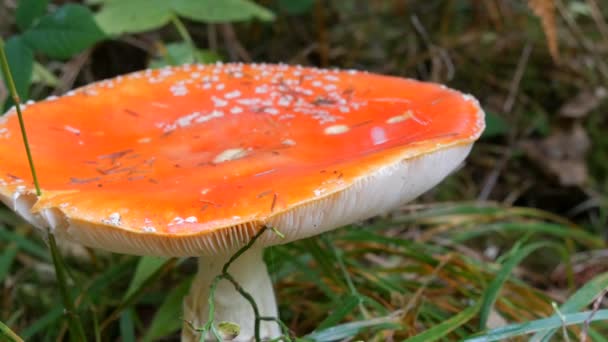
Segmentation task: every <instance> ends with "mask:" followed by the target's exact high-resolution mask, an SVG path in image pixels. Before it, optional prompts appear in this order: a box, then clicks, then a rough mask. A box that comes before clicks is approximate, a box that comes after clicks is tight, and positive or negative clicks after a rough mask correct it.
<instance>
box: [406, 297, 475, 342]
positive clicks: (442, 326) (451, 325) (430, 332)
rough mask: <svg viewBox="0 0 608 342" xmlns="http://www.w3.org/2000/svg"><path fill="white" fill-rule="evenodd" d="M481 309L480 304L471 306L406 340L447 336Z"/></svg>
mask: <svg viewBox="0 0 608 342" xmlns="http://www.w3.org/2000/svg"><path fill="white" fill-rule="evenodd" d="M478 311H479V304H476V305H474V306H470V307H468V308H466V309H464V310H463V311H461V312H460V313H458V314H457V315H455V316H452V317H450V318H449V319H447V320H445V321H443V322H441V323H439V324H437V325H435V326H433V327H431V328H429V329H427V330H425V331H424V332H422V333H420V334H418V335H416V336H414V337H411V338H408V339H407V340H405V342H427V341H436V340H438V339H440V338H443V337H445V336H446V335H447V334H449V333H450V332H452V331H454V329H457V328H458V327H460V326H462V325H463V324H465V323H467V322H468V321H470V320H471V319H472V318H473V317H475V315H476V314H477V312H478Z"/></svg>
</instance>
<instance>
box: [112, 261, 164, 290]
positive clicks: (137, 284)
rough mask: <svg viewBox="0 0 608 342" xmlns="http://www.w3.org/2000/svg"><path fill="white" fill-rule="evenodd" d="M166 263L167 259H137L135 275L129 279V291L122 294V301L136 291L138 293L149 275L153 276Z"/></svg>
mask: <svg viewBox="0 0 608 342" xmlns="http://www.w3.org/2000/svg"><path fill="white" fill-rule="evenodd" d="M167 261H168V259H167V258H157V257H151V256H144V257H141V258H139V262H138V263H137V268H136V269H135V275H134V276H133V278H132V279H131V283H130V284H129V289H128V290H127V292H126V293H125V294H124V296H123V300H124V299H126V298H128V297H129V296H131V295H133V293H135V292H136V291H139V290H140V289H141V287H142V284H143V283H144V282H145V281H146V279H148V278H149V277H150V276H151V275H153V274H154V273H155V272H157V271H158V270H159V269H160V268H161V267H163V265H165V264H166V263H167Z"/></svg>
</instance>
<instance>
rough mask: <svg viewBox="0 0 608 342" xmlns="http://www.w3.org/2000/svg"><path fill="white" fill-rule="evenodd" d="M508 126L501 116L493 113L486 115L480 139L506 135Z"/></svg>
mask: <svg viewBox="0 0 608 342" xmlns="http://www.w3.org/2000/svg"><path fill="white" fill-rule="evenodd" d="M509 129H510V126H509V124H508V123H507V122H506V121H505V119H503V118H502V117H501V116H498V115H497V114H495V113H492V112H488V113H486V129H485V130H484V131H483V134H482V137H484V138H493V137H497V136H503V135H506V134H507V133H508V132H509Z"/></svg>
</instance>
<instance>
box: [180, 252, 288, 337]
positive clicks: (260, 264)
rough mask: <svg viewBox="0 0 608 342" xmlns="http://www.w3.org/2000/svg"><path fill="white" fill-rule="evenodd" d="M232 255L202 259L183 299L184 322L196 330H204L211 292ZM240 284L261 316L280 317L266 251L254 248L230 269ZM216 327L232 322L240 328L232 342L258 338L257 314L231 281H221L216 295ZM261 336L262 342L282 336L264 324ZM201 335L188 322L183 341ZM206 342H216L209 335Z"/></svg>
mask: <svg viewBox="0 0 608 342" xmlns="http://www.w3.org/2000/svg"><path fill="white" fill-rule="evenodd" d="M230 257H231V255H224V256H215V257H201V258H199V266H198V272H197V274H196V277H195V279H194V281H193V282H192V286H191V288H190V293H189V294H188V296H187V297H186V299H185V300H184V319H185V320H186V321H190V322H192V324H193V326H195V327H203V326H204V325H205V323H206V322H207V320H208V318H209V292H210V288H211V284H212V283H213V280H214V279H215V277H216V276H218V275H220V274H222V267H223V266H224V264H226V263H227V262H228V260H229V259H230ZM228 273H229V274H231V275H232V276H233V277H234V279H235V280H236V281H237V282H238V283H239V285H240V286H241V287H242V288H243V289H244V290H245V291H247V292H248V293H249V294H251V296H252V297H253V299H254V300H255V302H256V304H257V307H258V309H259V314H260V316H265V317H277V304H276V299H275V296H274V290H273V288H272V282H271V281H270V277H269V275H268V270H267V268H266V264H265V263H264V260H263V249H262V248H260V247H257V248H256V247H252V248H251V249H249V250H247V251H246V252H245V253H243V254H242V255H240V256H239V257H238V258H237V259H236V260H234V262H233V263H232V264H230V268H229V269H228ZM214 299H215V300H214V303H215V311H214V312H215V317H214V322H215V326H216V327H217V324H218V323H220V322H233V323H236V324H238V325H239V326H240V334H239V335H238V336H237V337H236V338H235V339H234V340H233V341H253V340H254V337H255V331H254V326H255V314H254V311H253V308H252V307H251V304H250V303H249V302H248V301H247V300H246V299H245V298H244V297H243V296H242V295H241V294H240V293H239V292H237V290H236V289H235V288H234V285H233V284H232V283H231V282H229V281H228V280H225V279H224V280H221V281H220V282H219V283H218V285H217V288H216V289H215V294H214ZM260 335H261V337H262V338H263V339H272V338H276V337H279V336H280V335H281V331H280V329H279V326H278V325H277V324H276V323H275V322H265V321H263V322H261V326H260ZM199 339H200V335H199V333H198V332H195V331H193V330H192V328H191V327H190V326H189V325H188V324H187V323H186V324H184V329H183V332H182V341H184V342H190V341H199ZM205 340H213V341H215V338H213V336H212V335H210V334H207V336H206V337H205Z"/></svg>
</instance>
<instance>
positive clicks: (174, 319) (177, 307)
mask: <svg viewBox="0 0 608 342" xmlns="http://www.w3.org/2000/svg"><path fill="white" fill-rule="evenodd" d="M191 283H192V277H190V278H188V279H185V280H184V281H182V282H181V284H179V285H178V286H177V287H174V288H173V289H172V290H171V292H169V294H168V295H167V297H165V300H164V302H163V303H162V304H161V305H160V307H159V308H158V311H156V314H155V315H154V318H153V319H152V322H151V323H150V326H149V328H148V331H147V332H146V335H145V336H144V339H143V341H144V342H151V341H157V340H159V339H161V338H162V337H165V336H167V335H170V334H172V333H174V332H176V331H178V330H179V329H180V328H181V326H182V324H183V322H182V319H181V314H182V302H183V299H184V296H186V294H187V293H188V289H190V284H191Z"/></svg>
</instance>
